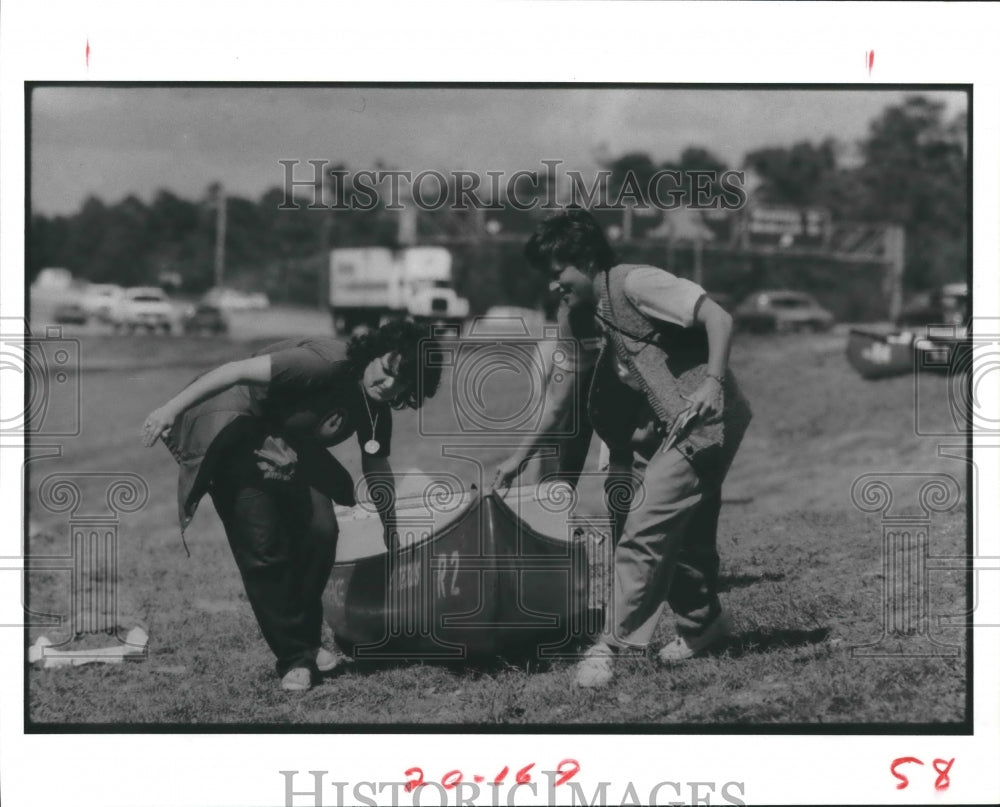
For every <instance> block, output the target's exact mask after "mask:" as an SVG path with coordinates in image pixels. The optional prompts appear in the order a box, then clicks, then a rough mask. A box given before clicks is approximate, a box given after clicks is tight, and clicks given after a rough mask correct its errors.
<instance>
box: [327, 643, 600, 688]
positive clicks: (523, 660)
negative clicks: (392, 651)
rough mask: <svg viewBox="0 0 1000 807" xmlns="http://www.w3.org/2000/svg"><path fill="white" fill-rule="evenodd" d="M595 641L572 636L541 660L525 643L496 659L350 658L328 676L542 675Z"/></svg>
mask: <svg viewBox="0 0 1000 807" xmlns="http://www.w3.org/2000/svg"><path fill="white" fill-rule="evenodd" d="M595 638H596V635H595V636H575V637H573V638H571V639H570V640H568V641H567V642H565V643H564V644H562V645H560V646H559V647H558V648H556V649H554V650H552V651H550V652H549V653H547V654H546V655H545V656H540V654H539V652H538V646H537V645H535V644H532V643H527V644H526V645H525V646H524V647H523V648H507V649H505V650H504V651H503V652H502V653H498V654H496V655H470V656H466V657H465V658H458V659H441V658H434V657H424V658H421V657H420V654H419V653H414V654H413V655H412V656H405V657H402V656H401V657H399V658H364V657H362V658H352V659H351V661H350V662H349V663H348V664H344V665H341V666H339V667H338V668H337V669H336V670H335V671H333V672H332V673H330V674H328V676H336V675H339V674H340V673H341V672H342V671H346V670H351V671H353V672H355V673H361V674H372V673H377V672H384V671H387V670H402V669H407V668H411V667H417V666H424V665H427V666H433V667H434V668H436V669H439V670H444V671H446V672H449V673H451V674H453V675H456V676H462V677H468V678H471V679H472V680H475V679H476V678H479V677H482V676H493V675H496V674H498V673H502V672H515V671H516V672H522V673H544V672H549V671H550V670H551V669H552V667H553V666H555V665H557V664H559V663H560V662H564V661H566V660H575V659H577V658H578V657H579V656H580V655H582V654H583V652H584V651H585V650H586V649H587V648H588V647H589V646H590V645H591V644H593V642H594V640H595Z"/></svg>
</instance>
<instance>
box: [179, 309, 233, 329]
mask: <svg viewBox="0 0 1000 807" xmlns="http://www.w3.org/2000/svg"><path fill="white" fill-rule="evenodd" d="M228 331H229V321H228V320H227V319H226V315H225V314H224V313H223V311H222V309H221V308H219V306H217V305H214V304H212V303H206V302H201V303H198V304H197V305H194V306H192V307H191V308H189V309H188V310H187V311H185V312H184V333H187V334H200V335H201V334H203V335H217V334H223V333H228Z"/></svg>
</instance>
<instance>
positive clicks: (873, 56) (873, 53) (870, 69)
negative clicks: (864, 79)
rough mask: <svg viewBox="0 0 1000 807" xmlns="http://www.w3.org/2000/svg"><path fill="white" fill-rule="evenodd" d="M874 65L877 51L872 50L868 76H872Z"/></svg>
mask: <svg viewBox="0 0 1000 807" xmlns="http://www.w3.org/2000/svg"><path fill="white" fill-rule="evenodd" d="M874 64H875V51H873V50H870V51H868V75H869V76H871V74H872V67H873V66H874Z"/></svg>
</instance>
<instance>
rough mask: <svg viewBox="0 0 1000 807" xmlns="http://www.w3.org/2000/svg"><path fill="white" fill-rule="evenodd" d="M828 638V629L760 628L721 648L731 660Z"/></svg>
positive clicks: (822, 640) (735, 638)
mask: <svg viewBox="0 0 1000 807" xmlns="http://www.w3.org/2000/svg"><path fill="white" fill-rule="evenodd" d="M829 636H830V629H829V628H814V629H813V630H801V629H798V628H775V629H769V628H761V629H758V630H751V631H746V632H744V633H741V634H739V635H738V636H734V637H733V638H732V639H730V640H729V643H728V645H726V647H725V648H723V651H724V652H726V653H727V654H728V655H729V656H730V657H732V658H740V657H741V656H745V655H747V654H750V653H766V652H768V651H769V650H776V649H779V648H788V647H805V646H807V645H812V644H820V643H821V642H825V641H826V640H827V638H828V637H829Z"/></svg>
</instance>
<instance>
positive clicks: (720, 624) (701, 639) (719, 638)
mask: <svg viewBox="0 0 1000 807" xmlns="http://www.w3.org/2000/svg"><path fill="white" fill-rule="evenodd" d="M732 633H733V618H732V616H730V614H729V612H728V611H725V610H723V611H722V612H720V613H719V615H718V616H717V617H716V618H715V619H714V620H713V621H712V623H711V624H710V625H709V626H708V627H707V628H705V631H704V632H703V633H702V634H701V635H700V636H692V637H690V638H687V639H685V638H684V637H683V636H678V637H677V638H676V639H674V640H673V641H672V642H670V643H669V644H666V645H664V646H663V647H662V648H660V652H659V653H658V654H657V658H659V659H660V661H661V662H663V663H664V664H672V663H674V662H677V661H687V659H689V658H694V657H695V656H700V655H703V654H705V653H707V652H708V651H709V650H712V649H713V648H716V647H718V646H719V645H721V644H723V643H724V642H725V641H726V640H727V639H728V638H729V637H730V636H731V635H732Z"/></svg>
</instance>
